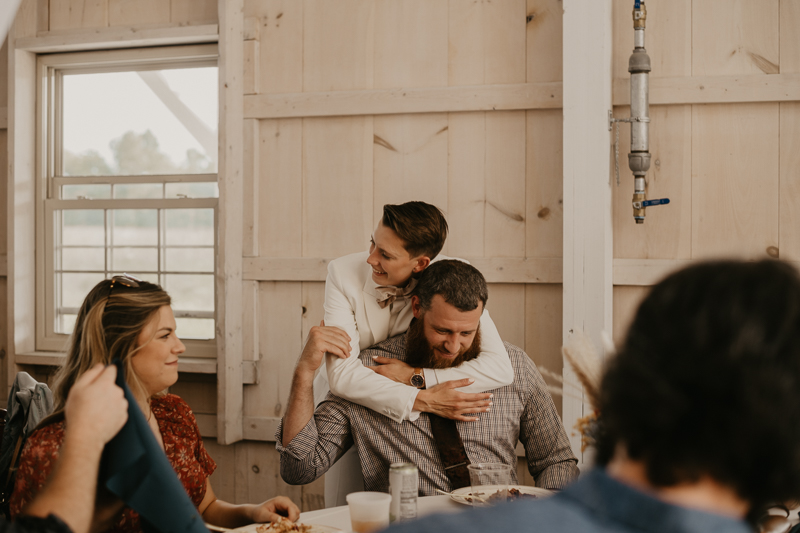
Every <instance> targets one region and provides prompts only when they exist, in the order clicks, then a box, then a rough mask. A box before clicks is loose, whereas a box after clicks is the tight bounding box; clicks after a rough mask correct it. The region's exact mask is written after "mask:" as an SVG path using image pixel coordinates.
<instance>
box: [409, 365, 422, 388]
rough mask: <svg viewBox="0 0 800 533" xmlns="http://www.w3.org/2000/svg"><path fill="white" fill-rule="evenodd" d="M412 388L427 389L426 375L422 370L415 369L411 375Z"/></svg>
mask: <svg viewBox="0 0 800 533" xmlns="http://www.w3.org/2000/svg"><path fill="white" fill-rule="evenodd" d="M411 386H412V387H416V388H418V389H424V388H425V374H423V373H422V369H421V368H415V369H414V373H413V374H412V375H411Z"/></svg>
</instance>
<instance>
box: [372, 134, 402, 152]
mask: <svg viewBox="0 0 800 533" xmlns="http://www.w3.org/2000/svg"><path fill="white" fill-rule="evenodd" d="M372 142H373V143H375V144H377V145H378V146H383V147H384V148H386V149H387V150H391V151H392V152H396V151H397V149H396V148H395V147H394V146H392V145H391V144H389V142H388V141H386V140H384V139H382V138H381V137H379V136H377V135H373V136H372Z"/></svg>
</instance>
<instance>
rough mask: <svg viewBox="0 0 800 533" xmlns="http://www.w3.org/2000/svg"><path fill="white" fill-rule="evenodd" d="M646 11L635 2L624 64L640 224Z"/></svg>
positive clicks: (645, 154) (646, 127) (645, 166)
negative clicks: (628, 83) (630, 47)
mask: <svg viewBox="0 0 800 533" xmlns="http://www.w3.org/2000/svg"><path fill="white" fill-rule="evenodd" d="M646 20H647V9H646V8H645V5H644V2H640V1H638V0H637V2H636V4H635V5H634V8H633V43H634V49H633V54H631V57H630V59H629V60H628V72H630V74H631V151H630V153H629V154H628V166H629V167H630V169H631V172H633V218H634V220H635V221H636V223H637V224H643V223H644V210H645V207H646V206H647V205H646V203H645V202H646V191H645V175H646V174H647V171H648V170H650V99H649V94H650V80H649V77H650V56H648V55H647V51H646V50H645V49H644V29H645V21H646Z"/></svg>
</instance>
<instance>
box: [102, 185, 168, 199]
mask: <svg viewBox="0 0 800 533" xmlns="http://www.w3.org/2000/svg"><path fill="white" fill-rule="evenodd" d="M163 197H164V186H163V185H162V184H160V183H135V184H130V185H114V198H128V199H130V198H132V199H137V200H138V199H141V198H163Z"/></svg>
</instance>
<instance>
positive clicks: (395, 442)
mask: <svg viewBox="0 0 800 533" xmlns="http://www.w3.org/2000/svg"><path fill="white" fill-rule="evenodd" d="M505 346H506V350H507V351H508V356H509V358H510V359H511V363H512V365H513V367H514V375H515V377H514V381H513V383H511V385H508V386H507V387H503V388H500V389H495V390H493V391H491V392H492V393H493V394H494V397H493V398H492V401H493V404H492V409H491V411H489V412H487V413H480V414H479V415H477V418H478V421H477V422H456V426H457V427H458V431H459V433H460V435H461V440H462V441H463V442H464V448H465V449H466V452H467V456H468V457H469V460H470V462H472V463H484V462H501V463H505V464H508V465H515V466H516V464H517V455H516V444H517V441H518V440H519V441H521V442H522V444H523V445H524V447H525V455H526V458H527V461H528V470H529V471H530V473H531V475H532V476H533V477H534V479H535V480H536V485H537V486H538V487H543V488H549V489H560V488H562V487H564V486H565V485H567V484H568V483H570V482H571V481H573V480H574V479H576V478H577V476H578V468H577V466H576V464H577V459H575V456H574V455H573V454H572V449H571V448H570V445H569V441H568V439H567V435H566V432H565V431H564V426H563V425H562V424H561V421H560V419H559V418H558V414H557V412H556V408H555V405H554V404H553V401H552V399H551V398H550V394H549V393H548V392H547V388H546V386H545V383H544V380H543V379H542V375H541V374H540V373H539V371H538V370H537V369H536V366H535V365H534V364H533V362H532V361H531V360H530V358H529V357H528V356H527V355H526V354H525V352H523V351H522V350H521V349H519V348H517V347H516V346H513V345H511V344H509V343H505ZM376 355H380V356H383V357H391V358H394V359H401V360H402V359H405V356H406V335H405V334H402V335H398V336H396V337H393V338H391V339H387V340H385V341H383V342H381V343H379V344H376V345H375V346H373V347H371V348H369V349H367V350H364V351H362V352H361V354H360V355H359V357H361V360H362V361H363V362H364V364H365V365H368V366H375V363H374V361H373V360H372V357H373V356H376ZM281 435H282V426H281V427H279V428H278V433H277V441H278V444H277V449H278V451H279V452H280V455H281V476H282V477H283V479H284V480H285V481H286V482H287V483H290V484H294V485H300V484H305V483H310V482H312V481H314V480H315V479H317V478H319V477H320V476H322V475H323V474H324V473H325V472H326V471H327V470H328V468H330V466H331V465H332V464H333V463H334V462H336V460H337V459H338V458H339V457H341V456H342V454H344V452H345V451H347V449H348V448H349V447H350V446H352V445H353V444H354V443H355V444H356V445H357V449H358V455H359V459H360V461H361V468H362V471H363V474H364V486H365V489H366V490H371V491H383V492H388V490H389V465H391V464H392V463H400V462H409V463H414V464H415V465H416V466H417V468H418V469H419V488H420V494H422V495H426V496H427V495H432V494H435V493H436V489H440V490H445V491H450V490H452V489H453V487H452V486H451V484H450V480H449V479H448V478H447V475H446V474H445V472H444V467H443V466H442V462H441V459H440V458H439V452H438V450H437V448H436V445H435V443H434V440H433V435H432V434H431V425H430V419H429V418H428V415H427V414H426V413H423V414H422V415H421V416H420V417H419V418H418V419H417V420H416V421H414V422H411V421H408V420H406V421H403V422H402V423H398V422H395V421H394V420H392V419H390V418H388V417H386V416H384V415H382V414H380V413H377V412H375V411H372V410H370V409H367V408H366V407H362V406H361V405H358V404H354V403H352V402H349V401H347V400H344V399H342V398H339V397H338V396H334V395H333V394H331V393H328V396H327V397H326V399H325V400H324V401H323V402H322V403H320V405H319V406H318V407H317V409H316V412H315V413H314V417H313V418H312V419H311V420H310V421H309V422H308V424H307V425H306V426H305V427H304V428H303V430H302V431H301V432H300V433H299V434H298V435H297V436H296V437H295V438H294V439H292V442H290V443H289V446H286V447H284V446H282V445H281V440H282V437H281ZM511 472H512V478H513V482H514V483H516V468H512V469H511Z"/></svg>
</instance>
